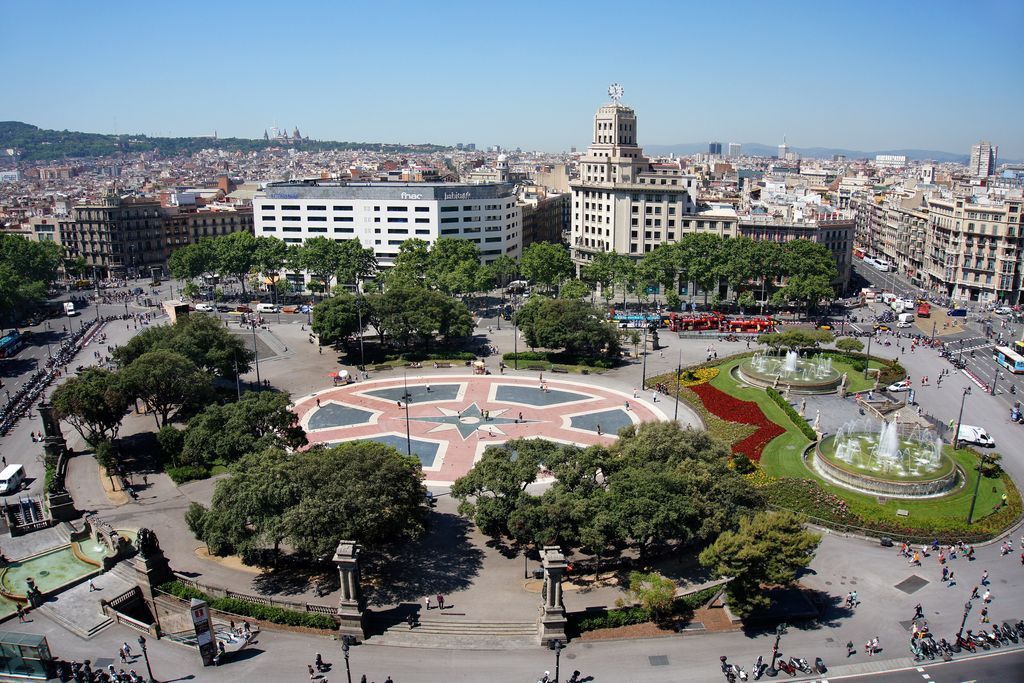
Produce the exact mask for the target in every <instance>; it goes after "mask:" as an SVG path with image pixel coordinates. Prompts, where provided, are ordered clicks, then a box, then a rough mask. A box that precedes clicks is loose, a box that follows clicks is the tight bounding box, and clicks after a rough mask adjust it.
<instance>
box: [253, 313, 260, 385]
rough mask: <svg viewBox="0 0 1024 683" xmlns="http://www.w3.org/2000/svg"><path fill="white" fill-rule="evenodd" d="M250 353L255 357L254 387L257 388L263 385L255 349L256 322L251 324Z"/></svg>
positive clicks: (258, 354) (257, 350)
mask: <svg viewBox="0 0 1024 683" xmlns="http://www.w3.org/2000/svg"><path fill="white" fill-rule="evenodd" d="M252 352H253V355H254V356H255V357H256V386H257V387H259V386H262V384H263V383H262V382H261V381H260V351H259V349H258V348H256V321H253V323H252Z"/></svg>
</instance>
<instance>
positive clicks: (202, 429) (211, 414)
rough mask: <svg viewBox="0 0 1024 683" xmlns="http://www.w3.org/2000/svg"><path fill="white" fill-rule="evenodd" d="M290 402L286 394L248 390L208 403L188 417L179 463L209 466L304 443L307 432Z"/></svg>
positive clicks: (293, 447) (297, 446)
mask: <svg viewBox="0 0 1024 683" xmlns="http://www.w3.org/2000/svg"><path fill="white" fill-rule="evenodd" d="M289 403H290V399H289V397H288V395H287V394H282V393H277V392H271V391H260V392H246V393H244V394H242V398H241V400H239V401H237V402H234V403H226V404H224V405H219V404H216V403H214V404H212V405H209V406H207V407H206V409H204V410H203V411H202V412H201V413H199V414H198V415H196V416H195V417H193V418H192V419H190V420H189V421H188V426H187V427H186V428H185V431H184V438H183V442H182V448H181V456H180V463H181V464H183V465H198V466H201V467H209V466H210V465H212V464H213V463H214V462H215V461H217V462H221V463H225V464H230V463H233V462H236V461H238V460H240V459H241V458H242V457H243V456H245V455H246V454H248V453H255V452H257V451H262V450H265V449H267V448H270V447H272V446H277V447H280V448H288V449H295V448H301V447H302V446H305V445H306V443H307V442H306V432H305V431H304V430H303V429H302V427H301V426H300V425H299V419H298V416H296V415H295V413H293V412H292V411H291V409H290V408H289Z"/></svg>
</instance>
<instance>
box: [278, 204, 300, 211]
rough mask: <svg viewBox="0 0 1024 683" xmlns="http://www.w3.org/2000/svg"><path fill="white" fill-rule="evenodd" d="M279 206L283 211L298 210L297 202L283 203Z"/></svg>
mask: <svg viewBox="0 0 1024 683" xmlns="http://www.w3.org/2000/svg"><path fill="white" fill-rule="evenodd" d="M281 208H282V209H283V210H285V211H298V210H299V205H298V204H283V205H282V206H281Z"/></svg>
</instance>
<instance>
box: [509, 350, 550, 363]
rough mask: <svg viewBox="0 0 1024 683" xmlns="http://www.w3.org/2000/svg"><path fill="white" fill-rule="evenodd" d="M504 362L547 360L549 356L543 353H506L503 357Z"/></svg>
mask: <svg viewBox="0 0 1024 683" xmlns="http://www.w3.org/2000/svg"><path fill="white" fill-rule="evenodd" d="M501 358H502V360H505V361H510V360H516V359H517V358H518V359H519V360H547V359H548V354H546V353H544V352H543V351H520V352H519V353H505V354H502V356H501Z"/></svg>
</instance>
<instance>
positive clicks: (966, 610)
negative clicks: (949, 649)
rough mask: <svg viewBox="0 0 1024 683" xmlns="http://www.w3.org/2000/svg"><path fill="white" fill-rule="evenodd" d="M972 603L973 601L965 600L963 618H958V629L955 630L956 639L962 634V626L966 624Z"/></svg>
mask: <svg viewBox="0 0 1024 683" xmlns="http://www.w3.org/2000/svg"><path fill="white" fill-rule="evenodd" d="M972 604H973V603H971V601H970V600H968V601H967V602H965V603H964V618H963V619H961V620H960V630H959V631H957V632H956V638H957V640H959V639H960V637H961V636H963V634H964V626H966V625H967V615H968V614H970V613H971V605H972ZM954 644H955V643H954Z"/></svg>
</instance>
